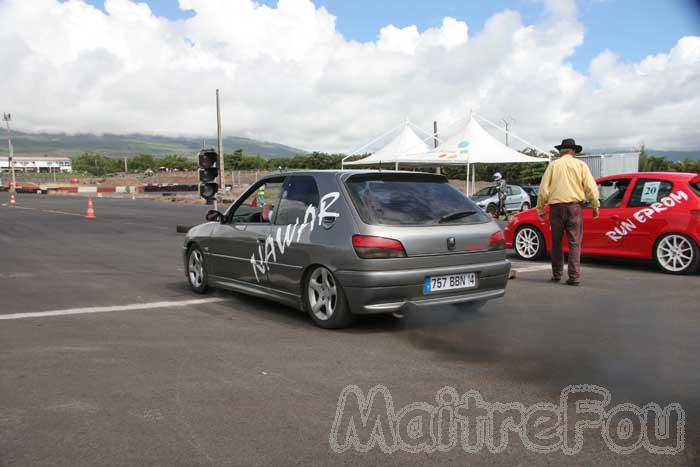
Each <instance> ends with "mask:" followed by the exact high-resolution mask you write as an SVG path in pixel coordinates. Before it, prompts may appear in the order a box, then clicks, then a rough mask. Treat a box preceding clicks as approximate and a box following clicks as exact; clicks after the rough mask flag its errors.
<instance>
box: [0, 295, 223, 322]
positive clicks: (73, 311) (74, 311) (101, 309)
mask: <svg viewBox="0 0 700 467" xmlns="http://www.w3.org/2000/svg"><path fill="white" fill-rule="evenodd" d="M223 301H226V299H225V298H199V299H195V300H181V301H173V302H151V303H134V304H132V305H116V306H92V307H86V308H68V309H65V310H51V311H37V312H35V313H10V314H7V315H0V320H3V319H24V318H43V317H46V316H65V315H82V314H87V313H109V312H111V311H131V310H151V309H153V308H167V307H174V306H189V305H202V304H204V303H216V302H223Z"/></svg>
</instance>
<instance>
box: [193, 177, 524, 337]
mask: <svg viewBox="0 0 700 467" xmlns="http://www.w3.org/2000/svg"><path fill="white" fill-rule="evenodd" d="M266 219H269V220H270V221H271V222H267V221H266ZM207 220H209V221H210V222H207V223H204V224H201V225H198V226H196V227H193V228H192V229H191V230H190V231H189V232H188V234H187V236H186V238H185V242H184V245H183V256H184V261H185V273H186V276H187V279H188V281H189V284H190V287H191V288H192V290H194V291H195V292H198V293H204V292H205V291H206V290H207V288H208V287H210V286H211V287H221V288H224V289H229V290H233V291H238V292H243V293H246V294H251V295H257V296H260V297H264V298H267V299H271V300H275V301H278V302H280V303H284V304H287V305H290V306H293V307H297V308H300V309H303V310H306V311H307V312H308V314H309V316H310V317H311V319H312V320H313V321H314V322H315V323H316V324H317V325H318V326H321V327H324V328H337V327H342V326H346V325H348V324H349V323H350V322H351V321H352V318H353V317H354V316H355V315H359V314H371V313H399V314H400V313H403V312H404V311H405V310H406V309H407V308H409V307H411V308H417V309H420V308H423V307H429V306H431V305H445V304H458V303H464V304H469V305H470V306H469V307H470V308H476V307H478V306H480V305H482V304H483V303H484V302H486V301H487V300H490V299H494V298H498V297H502V296H503V295H504V294H505V288H506V283H507V279H508V274H509V272H510V262H509V261H508V260H507V259H506V255H505V242H504V239H503V233H502V232H501V230H500V229H499V227H498V225H496V223H495V222H494V221H493V220H492V219H491V218H490V217H489V216H488V215H486V214H485V213H484V212H483V211H482V210H480V209H479V208H477V206H476V205H475V204H474V203H473V202H472V201H470V200H469V199H468V198H467V197H466V196H464V195H463V194H462V193H460V192H459V191H458V190H457V189H455V188H454V187H452V186H451V185H450V184H449V183H448V181H447V179H446V178H445V177H443V176H440V175H433V174H421V173H415V172H376V171H310V172H295V173H282V174H277V175H270V176H267V177H265V178H263V179H261V180H260V181H258V182H257V183H255V184H253V185H252V186H251V187H250V188H249V189H248V190H247V191H246V192H245V193H244V194H243V195H242V196H241V197H240V198H239V199H238V200H237V201H236V202H235V203H234V204H233V205H231V207H230V208H229V209H228V210H227V211H226V212H225V213H220V212H217V211H209V212H208V213H207Z"/></svg>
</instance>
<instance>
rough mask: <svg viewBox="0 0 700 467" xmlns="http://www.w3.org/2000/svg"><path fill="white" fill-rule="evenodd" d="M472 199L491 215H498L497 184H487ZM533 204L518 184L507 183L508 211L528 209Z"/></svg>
mask: <svg viewBox="0 0 700 467" xmlns="http://www.w3.org/2000/svg"><path fill="white" fill-rule="evenodd" d="M471 199H472V201H474V202H475V203H476V204H477V205H478V206H479V207H480V208H481V209H483V210H484V211H486V212H487V213H489V214H491V216H493V217H495V216H496V210H497V209H498V189H497V188H496V187H495V186H487V187H486V188H482V189H481V190H479V191H477V192H476V193H474V194H473V195H472V196H471ZM532 206H533V204H532V201H531V200H530V196H528V194H527V193H526V192H525V190H523V189H522V187H520V186H518V185H507V187H506V210H508V212H513V211H526V210H528V209H530V208H531V207H532Z"/></svg>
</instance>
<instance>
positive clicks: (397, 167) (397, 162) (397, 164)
mask: <svg viewBox="0 0 700 467" xmlns="http://www.w3.org/2000/svg"><path fill="white" fill-rule="evenodd" d="M394 170H396V171H397V172H398V170H399V161H396V166H395V167H394Z"/></svg>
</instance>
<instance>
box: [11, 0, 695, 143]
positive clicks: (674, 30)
mask: <svg viewBox="0 0 700 467" xmlns="http://www.w3.org/2000/svg"><path fill="white" fill-rule="evenodd" d="M377 3H378V4H379V6H377V5H375V4H377ZM697 4H698V2H694V1H691V0H687V1H686V0H667V1H660V0H659V1H652V0H647V1H632V0H579V1H575V0H541V1H537V0H512V1H504V0H493V1H491V2H476V1H468V2H467V1H462V0H453V1H446V0H436V1H434V2H427V1H398V0H397V1H389V0H386V1H382V2H378V1H373V2H371V1H369V0H358V1H353V2H350V1H345V0H344V1H340V0H327V1H321V0H319V1H317V2H312V1H310V0H280V1H279V2H276V1H265V2H254V1H250V0H180V1H179V2H177V1H174V0H172V1H166V0H161V1H155V0H153V1H150V2H146V3H143V2H134V1H130V0H106V1H102V0H91V1H83V0H70V1H59V0H0V44H2V46H0V73H1V74H2V76H0V108H1V110H2V111H10V112H12V114H13V124H14V126H15V127H16V128H17V129H20V130H25V131H52V132H53V131H65V132H115V133H127V132H141V133H149V134H151V133H152V134H167V135H212V134H214V132H215V112H214V90H215V89H216V88H219V89H221V94H222V104H223V111H222V112H223V126H224V130H225V133H226V134H227V135H237V136H248V137H252V138H257V139H264V140H270V141H275V142H280V143H285V144H289V145H292V146H297V147H301V148H304V149H319V150H328V151H336V150H337V151H349V150H350V149H353V148H354V147H356V146H359V145H361V144H362V143H364V142H366V141H368V140H370V139H372V138H373V137H374V136H376V135H378V134H380V133H382V132H384V131H385V130H386V129H388V128H390V127H392V126H394V125H396V124H399V123H400V122H401V121H403V120H405V119H406V118H410V119H411V120H412V121H413V122H415V123H417V124H419V125H420V126H422V127H423V128H425V129H426V130H429V129H430V127H431V125H432V121H433V120H437V121H438V122H439V123H440V126H441V127H442V128H449V127H450V124H451V122H453V121H455V120H458V119H460V118H463V117H465V116H466V115H467V114H468V113H469V110H470V109H473V110H474V111H476V112H479V113H480V114H482V115H484V116H485V117H487V118H490V119H493V120H498V119H500V118H501V117H504V116H512V117H513V118H514V119H515V123H514V126H513V129H514V131H515V132H516V133H517V134H519V135H520V136H522V137H524V138H525V139H528V140H530V141H533V142H534V143H536V144H538V145H540V146H543V147H544V146H551V144H553V143H556V142H558V141H559V140H561V139H562V138H564V137H575V138H576V139H577V140H578V141H579V142H582V143H583V144H584V145H585V146H588V147H620V148H622V147H633V146H638V145H639V144H641V143H642V142H643V143H646V144H647V145H648V146H651V147H654V148H659V149H698V148H700V131H698V128H700V9H698V6H697Z"/></svg>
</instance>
